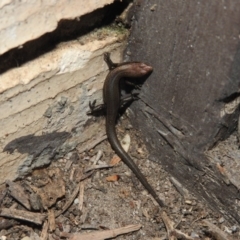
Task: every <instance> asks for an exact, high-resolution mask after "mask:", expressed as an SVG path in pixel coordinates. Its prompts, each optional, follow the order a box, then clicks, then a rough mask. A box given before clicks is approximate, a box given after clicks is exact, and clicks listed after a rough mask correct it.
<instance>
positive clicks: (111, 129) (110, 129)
mask: <svg viewBox="0 0 240 240" xmlns="http://www.w3.org/2000/svg"><path fill="white" fill-rule="evenodd" d="M107 136H108V139H109V142H110V144H111V146H112V148H113V150H114V151H115V152H116V154H117V155H118V156H119V157H120V158H121V159H122V160H123V161H124V163H125V164H126V165H127V166H128V167H129V168H130V169H131V170H132V171H133V173H134V174H135V175H136V176H137V178H138V179H139V181H140V182H141V183H142V185H143V186H144V187H145V188H146V189H147V190H148V192H149V193H150V194H151V195H152V196H153V198H154V199H155V200H156V201H157V203H158V204H159V205H160V206H161V207H164V203H163V201H162V200H160V199H159V197H158V196H157V194H156V192H155V191H154V190H153V188H152V186H151V185H150V184H149V183H148V181H147V179H146V178H145V176H144V175H143V174H142V172H141V171H140V169H139V168H138V166H137V165H136V164H135V162H134V161H133V160H132V159H131V158H130V157H129V155H128V154H127V153H126V152H125V151H124V149H123V148H122V145H121V143H120V142H119V140H118V138H117V134H116V129H115V126H114V125H113V124H109V125H108V126H107Z"/></svg>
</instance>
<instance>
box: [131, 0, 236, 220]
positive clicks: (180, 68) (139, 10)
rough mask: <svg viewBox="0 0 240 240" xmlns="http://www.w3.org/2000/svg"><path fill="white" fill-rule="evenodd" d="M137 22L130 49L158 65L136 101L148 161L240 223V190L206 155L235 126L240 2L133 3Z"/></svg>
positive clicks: (137, 56) (134, 55)
mask: <svg viewBox="0 0 240 240" xmlns="http://www.w3.org/2000/svg"><path fill="white" fill-rule="evenodd" d="M133 19H134V20H133V27H132V34H131V37H130V40H129V46H128V49H127V53H129V52H130V53H131V55H130V56H131V57H130V58H131V59H132V60H141V61H145V62H147V63H149V64H151V65H152V66H153V67H154V72H153V74H152V75H151V76H150V77H149V79H148V80H147V81H146V82H145V84H144V86H143V88H142V91H141V99H142V101H138V102H137V103H134V104H133V106H132V107H133V109H134V110H136V109H138V110H137V111H135V114H136V116H135V117H134V118H133V119H132V121H133V123H134V124H135V125H136V126H137V127H138V128H139V129H141V130H142V132H144V134H143V135H144V137H145V140H146V144H147V146H148V148H149V152H150V154H151V159H153V160H155V161H158V162H160V163H161V164H162V165H163V166H164V168H165V169H166V170H167V171H168V172H169V173H171V174H172V175H173V176H175V177H176V178H177V179H178V180H179V181H180V182H181V183H183V184H184V185H185V186H186V187H187V188H188V189H190V190H191V191H193V192H194V193H195V194H197V195H198V196H199V197H201V198H203V199H204V200H206V201H207V202H208V203H209V204H210V206H212V207H214V208H215V209H217V210H218V211H220V212H221V213H224V214H225V216H226V217H227V218H229V219H230V220H232V221H238V222H240V211H239V210H240V209H239V206H237V205H236V204H235V200H236V199H237V198H239V192H238V189H237V188H236V187H235V186H234V185H233V184H230V183H229V184H226V183H225V182H226V181H225V182H224V174H222V171H221V170H220V169H219V167H217V166H218V165H217V164H216V162H214V161H213V160H211V159H209V158H207V156H206V154H204V153H205V152H206V151H207V150H209V149H211V148H213V147H214V146H215V145H216V144H217V143H218V142H219V141H221V140H223V139H226V138H227V137H228V136H229V135H230V134H231V133H232V132H233V131H234V129H236V126H237V120H238V115H239V108H238V107H237V105H236V106H235V107H233V109H232V111H226V109H225V108H226V105H227V104H229V103H233V102H234V100H236V99H237V98H239V95H240V94H239V93H238V89H239V82H240V40H239V26H240V5H239V3H238V1H237V0H229V1H221V2H219V1H208V0H203V1H190V0H185V1H174V0H169V1H162V0H151V1H150V0H146V1H136V5H135V7H134V17H133ZM139 109H140V111H139ZM237 160H238V161H239V159H236V161H237ZM222 167H223V166H222ZM235 171H236V172H239V174H240V169H238V168H236V169H235Z"/></svg>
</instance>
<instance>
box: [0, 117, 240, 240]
mask: <svg viewBox="0 0 240 240" xmlns="http://www.w3.org/2000/svg"><path fill="white" fill-rule="evenodd" d="M102 127H105V126H102ZM117 129H118V134H119V139H122V138H123V137H124V136H125V135H126V134H129V136H130V139H131V141H130V148H129V151H128V153H129V155H130V156H131V157H132V158H133V160H134V161H135V162H136V163H137V165H138V166H139V168H140V169H141V171H142V172H143V174H144V175H145V176H146V177H147V179H148V181H149V183H150V184H151V185H152V186H153V188H154V189H155V190H156V192H157V194H158V195H159V197H160V198H161V199H162V200H163V201H164V203H165V204H166V206H167V207H166V209H164V211H165V213H166V214H167V216H168V217H169V221H170V222H171V224H173V228H174V229H177V230H179V231H181V232H182V233H184V234H185V237H182V238H178V239H205V240H207V239H224V238H219V236H217V235H216V234H215V233H214V231H213V229H210V228H209V224H207V223H210V224H214V226H216V229H217V231H218V230H219V231H220V229H221V230H222V231H223V234H226V235H225V236H226V239H240V234H239V226H237V225H232V224H231V223H229V222H227V220H226V219H224V218H223V217H222V216H221V214H219V213H216V212H214V211H212V210H211V209H209V208H208V206H206V205H205V204H204V203H202V202H200V201H198V199H196V198H195V197H194V196H193V195H192V194H191V193H189V192H188V191H187V190H186V189H185V188H184V187H183V186H181V184H180V183H178V182H177V180H176V179H173V178H172V177H171V176H169V175H168V173H167V172H165V171H164V170H163V169H162V168H161V166H160V165H159V164H157V163H155V162H153V161H150V159H148V155H149V154H148V152H147V150H146V148H145V146H144V144H143V142H142V137H141V133H140V132H137V131H136V130H134V129H133V127H132V126H131V124H130V123H129V121H128V119H127V117H126V115H124V116H123V117H121V119H120V121H119V124H118V126H117ZM97 155H98V157H97V159H96V156H97ZM98 158H99V159H98ZM96 165H97V166H98V167H99V165H100V166H102V168H96V169H95V170H91V168H92V167H93V166H96ZM104 165H105V167H104ZM87 170H88V171H87ZM16 183H17V184H18V185H19V186H21V187H22V188H23V190H24V193H25V195H24V196H25V197H26V198H27V199H29V202H30V205H31V210H26V208H24V207H23V206H22V204H21V203H19V202H21V200H17V201H16V197H15V198H13V196H12V195H13V194H11V192H10V191H8V192H6V191H5V190H4V189H2V191H1V193H2V195H0V196H2V197H0V200H1V209H3V208H8V209H9V208H11V209H19V210H24V211H30V212H34V213H42V214H46V215H47V213H48V219H49V222H48V225H49V227H48V228H46V225H47V224H46V223H47V221H46V220H45V224H43V222H42V223H41V224H36V223H30V222H29V221H28V220H26V219H25V220H24V218H23V220H20V219H16V220H13V219H11V217H8V218H5V217H1V218H0V228H1V232H0V239H9V240H10V239H25V240H26V239H44V237H43V236H44V231H46V232H48V235H45V239H60V238H61V239H64V236H65V237H67V238H65V239H74V238H71V234H72V233H77V232H78V233H88V232H92V233H97V231H103V230H108V229H115V228H121V227H124V226H127V225H132V224H140V225H141V228H140V229H139V230H137V231H134V232H129V233H126V234H122V235H119V236H116V238H115V239H117V240H123V239H129V240H136V239H138V240H145V239H150V240H160V239H177V238H170V236H169V235H170V233H168V232H167V231H166V226H165V223H164V222H163V220H162V217H161V216H162V215H161V214H162V210H161V208H160V207H159V206H158V205H157V203H156V202H155V201H154V200H153V198H152V197H151V196H150V195H149V194H148V192H147V191H146V190H145V189H144V187H143V186H142V185H141V183H140V182H139V180H138V179H137V178H136V177H135V176H134V175H133V173H132V172H131V171H130V169H129V168H128V167H127V166H126V165H125V164H124V163H123V162H122V161H120V159H118V158H117V157H116V156H115V154H114V152H113V150H112V149H111V147H110V145H109V143H108V141H107V140H104V141H102V142H101V143H100V144H98V145H97V146H96V147H95V148H94V149H92V150H90V151H88V152H83V153H78V152H77V151H75V152H72V153H71V154H68V155H67V156H65V158H63V159H59V160H56V161H53V162H52V163H51V165H50V166H49V167H48V168H46V169H38V170H35V171H34V172H33V173H32V175H31V176H28V177H26V178H25V179H23V180H21V181H18V182H16ZM9 184H10V185H9V186H11V183H9ZM49 184H50V185H49ZM79 185H80V195H79V194H76V195H75V196H74V197H73V198H72V199H73V201H70V200H69V199H70V198H71V196H73V195H72V194H73V192H74V191H75V192H76V189H79ZM47 186H48V187H47ZM42 190H44V191H42ZM41 191H42V192H41ZM12 192H14V190H12ZM77 193H78V191H77ZM30 196H32V198H30ZM34 196H35V197H34ZM66 202H70V203H71V204H70V206H69V207H67V208H66V209H65V212H63V213H62V209H63V208H64V205H65V203H66ZM47 209H50V211H47ZM51 212H53V213H54V214H55V216H56V215H57V214H60V215H59V216H58V217H51V214H50V213H51ZM23 216H24V214H23ZM53 216H54V215H53ZM54 221H55V223H54ZM52 222H53V223H52ZM4 224H5V225H4ZM40 236H42V238H40ZM4 237H6V238H4ZM27 237H29V238H27ZM188 237H189V238H188ZM76 239H85V238H76ZM86 239H101V238H93V237H89V238H86Z"/></svg>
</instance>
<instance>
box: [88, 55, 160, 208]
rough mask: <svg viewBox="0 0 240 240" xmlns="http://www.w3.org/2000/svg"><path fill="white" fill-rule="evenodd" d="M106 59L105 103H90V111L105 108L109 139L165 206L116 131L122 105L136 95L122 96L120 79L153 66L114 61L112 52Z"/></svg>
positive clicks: (119, 154)
mask: <svg viewBox="0 0 240 240" xmlns="http://www.w3.org/2000/svg"><path fill="white" fill-rule="evenodd" d="M104 60H105V62H106V63H107V65H108V67H109V70H110V72H109V73H108V75H107V77H106V80H105V82H104V86H103V102H104V103H103V104H102V105H98V106H95V103H96V102H95V101H94V102H93V103H89V106H90V109H91V110H90V113H93V112H95V111H98V110H101V109H104V110H105V113H106V132H107V137H108V140H109V142H110V144H111V146H112V148H113V150H114V151H115V152H116V154H117V155H118V156H119V157H120V158H121V159H122V160H123V162H124V163H125V164H126V165H127V166H128V167H129V168H130V169H131V170H132V171H133V173H134V174H135V175H136V176H137V178H138V179H139V181H140V182H141V183H142V185H143V186H144V187H145V188H146V189H147V190H148V192H149V193H150V194H151V195H152V196H153V198H154V199H155V200H156V201H157V202H158V204H159V205H160V206H161V207H163V206H164V203H163V202H162V200H160V199H159V197H158V196H157V194H156V192H155V191H154V190H153V188H152V187H151V185H150V184H149V183H148V181H147V179H146V178H145V176H144V175H143V174H142V172H141V171H140V169H139V168H138V167H137V165H136V164H135V163H134V161H133V160H132V159H131V158H130V156H129V155H128V154H127V153H126V152H125V151H124V149H123V148H122V146H121V143H120V142H119V140H118V138H117V133H116V128H115V124H116V120H117V116H118V111H119V108H120V107H121V105H123V104H124V103H125V102H127V101H129V100H133V99H134V98H135V96H136V95H132V98H130V99H129V98H125V99H124V98H121V95H120V81H121V80H122V79H123V78H131V79H132V78H140V77H144V76H146V75H148V74H150V73H151V72H152V70H153V69H152V67H151V66H148V65H146V64H145V63H142V62H126V63H119V64H117V63H113V62H112V61H111V59H110V54H109V53H105V54H104Z"/></svg>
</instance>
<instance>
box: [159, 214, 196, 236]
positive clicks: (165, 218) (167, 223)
mask: <svg viewBox="0 0 240 240" xmlns="http://www.w3.org/2000/svg"><path fill="white" fill-rule="evenodd" d="M161 217H162V220H163V222H164V224H165V226H166V228H167V233H168V238H169V240H176V239H178V238H181V239H186V240H194V239H193V238H191V237H189V236H188V235H187V234H185V233H183V232H181V231H180V230H178V229H175V228H174V224H173V222H172V221H171V219H170V218H169V217H168V216H167V214H166V212H164V211H163V212H162V213H161Z"/></svg>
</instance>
